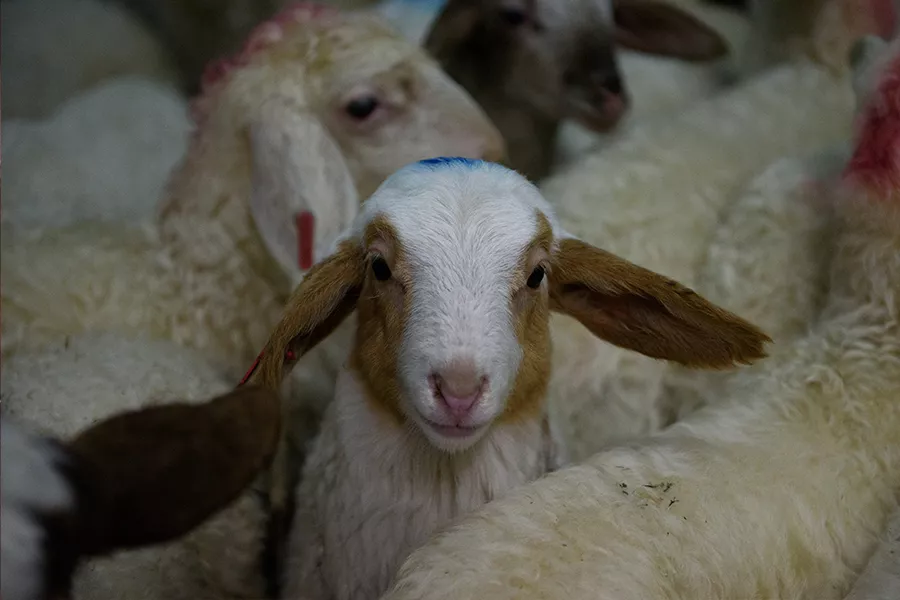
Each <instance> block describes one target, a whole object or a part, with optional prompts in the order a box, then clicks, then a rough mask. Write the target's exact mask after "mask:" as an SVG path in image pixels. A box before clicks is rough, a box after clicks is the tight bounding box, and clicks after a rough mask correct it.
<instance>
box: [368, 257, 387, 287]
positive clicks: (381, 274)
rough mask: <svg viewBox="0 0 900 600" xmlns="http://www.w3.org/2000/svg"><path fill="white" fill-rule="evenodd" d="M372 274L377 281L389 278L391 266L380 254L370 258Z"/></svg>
mask: <svg viewBox="0 0 900 600" xmlns="http://www.w3.org/2000/svg"><path fill="white" fill-rule="evenodd" d="M372 274H373V275H375V279H377V280H378V281H387V280H388V279H390V278H391V268H390V267H389V266H388V264H387V262H386V261H385V260H384V259H383V258H381V257H380V256H376V257H375V258H373V259H372Z"/></svg>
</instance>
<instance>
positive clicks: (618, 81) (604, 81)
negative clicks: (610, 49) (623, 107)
mask: <svg viewBox="0 0 900 600" xmlns="http://www.w3.org/2000/svg"><path fill="white" fill-rule="evenodd" d="M599 84H600V87H602V88H603V89H605V90H606V91H608V92H609V93H610V94H614V95H616V96H619V95H621V94H622V90H623V89H624V86H623V85H622V78H621V77H619V74H618V73H607V74H606V75H603V76H601V77H600V80H599Z"/></svg>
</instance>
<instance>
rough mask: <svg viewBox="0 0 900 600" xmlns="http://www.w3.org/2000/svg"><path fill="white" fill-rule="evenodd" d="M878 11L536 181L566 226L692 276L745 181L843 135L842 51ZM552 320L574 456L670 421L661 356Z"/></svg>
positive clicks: (675, 274)
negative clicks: (806, 52)
mask: <svg viewBox="0 0 900 600" xmlns="http://www.w3.org/2000/svg"><path fill="white" fill-rule="evenodd" d="M851 5H852V6H856V1H855V0H831V3H830V4H829V5H828V6H827V7H826V8H827V10H828V11H829V12H833V11H835V10H841V8H842V7H844V6H848V7H849V6H851ZM858 8H859V10H860V11H862V10H863V8H865V7H858ZM826 15H827V13H826ZM875 18H876V15H875V14H874V13H871V12H860V13H859V14H858V15H857V18H855V19H853V20H850V21H847V22H838V21H833V20H829V19H825V18H823V19H820V20H819V25H818V26H817V28H816V29H815V36H816V39H815V40H813V42H814V43H811V46H812V47H814V48H818V47H821V48H822V52H821V53H819V54H815V55H813V56H811V57H806V58H800V57H798V58H797V59H795V60H793V61H791V62H787V63H784V64H782V65H780V66H778V67H776V68H773V69H770V70H768V71H766V72H765V73H763V74H760V75H758V76H756V77H754V78H752V79H749V80H747V81H745V82H744V83H742V84H740V85H738V86H737V87H736V88H735V89H733V90H731V91H729V92H724V93H722V94H720V95H719V96H716V97H713V98H710V99H708V100H707V101H705V102H703V103H701V104H700V105H698V106H697V107H695V108H694V109H692V110H690V111H687V112H685V113H683V114H681V115H679V116H678V117H677V118H676V119H672V120H671V121H669V122H665V123H660V122H656V123H647V124H646V127H645V126H643V125H642V126H637V127H635V128H634V129H633V130H632V131H630V132H628V133H627V134H626V135H623V136H622V137H621V138H619V139H618V140H616V141H615V142H613V143H612V144H610V145H609V146H607V147H606V148H604V150H603V151H602V152H598V153H594V154H591V155H589V156H587V157H585V158H584V159H582V160H581V161H579V162H578V163H575V164H573V165H570V166H569V167H568V168H565V169H562V170H561V171H559V172H558V173H556V174H555V175H553V176H552V177H550V178H548V179H547V180H545V181H544V182H542V183H541V190H542V193H543V195H544V197H546V198H547V199H548V201H549V202H551V203H552V204H553V205H554V207H555V209H556V211H557V215H558V217H559V219H560V222H561V223H562V224H563V225H564V226H565V227H566V228H567V230H569V231H570V232H571V233H572V234H573V235H577V236H579V237H581V238H582V239H584V240H585V241H587V242H589V243H595V244H605V245H606V247H608V248H609V250H610V251H612V252H615V253H617V254H619V255H621V256H623V257H625V258H627V259H628V260H631V261H633V262H637V263H639V264H641V265H643V266H645V267H647V268H650V269H653V270H654V271H657V272H660V273H665V274H666V275H667V276H669V277H672V278H674V279H677V280H679V281H682V282H684V283H685V284H686V285H691V286H696V280H697V273H698V269H699V267H700V265H701V264H702V261H703V256H704V253H705V251H706V249H707V247H708V245H709V242H710V240H711V238H712V236H713V232H714V230H715V228H716V226H717V221H718V218H719V215H720V213H721V211H722V210H723V208H724V207H725V206H727V205H728V204H730V203H731V202H732V201H733V200H734V199H735V198H736V197H737V196H738V195H739V194H740V192H741V189H742V187H743V186H744V185H745V184H746V182H747V180H748V179H750V178H751V177H753V176H754V175H755V174H757V173H759V172H760V171H761V170H762V169H763V167H765V166H766V165H769V164H771V163H772V161H773V160H775V159H777V158H778V157H782V156H805V155H808V154H810V153H813V152H818V151H820V150H821V149H823V148H831V147H835V146H838V145H839V144H841V143H844V142H846V140H847V139H848V137H849V135H850V133H851V132H850V123H851V121H852V115H853V110H854V98H853V90H852V86H851V82H850V77H849V74H848V71H849V69H848V68H847V66H846V64H845V63H846V58H845V57H846V56H847V54H849V49H850V48H851V47H852V45H853V43H854V42H855V41H856V40H857V39H858V38H859V37H860V36H861V35H863V34H866V33H869V32H872V31H874V30H875ZM816 40H818V41H816ZM825 40H828V43H827V44H826V43H825ZM842 50H843V51H842ZM839 56H840V57H841V60H840V62H838V57H839ZM788 100H789V101H788ZM701 291H702V290H701ZM554 321H555V322H554V323H553V324H552V326H553V336H554V339H556V340H558V343H557V344H556V345H555V347H554V354H555V357H554V362H555V364H556V365H557V368H556V369H554V372H553V375H552V377H551V382H550V387H549V391H548V394H549V401H548V402H549V404H550V406H552V407H558V410H559V411H561V414H560V423H561V430H562V434H563V435H564V437H565V438H566V439H567V441H568V442H569V448H570V449H571V452H572V456H573V459H575V460H578V459H583V458H587V457H589V456H591V455H592V454H594V453H596V452H597V451H599V450H601V449H602V448H604V447H605V446H607V445H609V444H615V443H617V442H621V441H624V440H627V439H630V438H633V437H635V436H640V435H643V434H646V433H649V432H652V431H655V430H657V429H659V428H660V427H662V426H663V425H665V424H666V422H667V420H668V418H669V416H668V414H667V412H668V409H666V410H665V411H664V410H662V408H663V407H662V406H661V399H660V397H661V394H662V393H663V391H664V388H663V386H664V383H665V382H664V376H665V373H666V366H665V365H664V364H662V363H659V362H657V361H651V360H648V359H646V358H644V357H641V356H638V355H637V354H634V353H627V352H623V351H621V350H619V349H616V348H613V347H610V346H609V345H606V344H604V343H603V342H602V341H599V340H596V339H595V338H594V337H593V336H590V335H587V334H586V332H584V331H583V330H582V329H581V328H580V327H578V326H577V324H576V323H573V322H572V321H571V320H568V319H564V318H557V317H555V318H554Z"/></svg>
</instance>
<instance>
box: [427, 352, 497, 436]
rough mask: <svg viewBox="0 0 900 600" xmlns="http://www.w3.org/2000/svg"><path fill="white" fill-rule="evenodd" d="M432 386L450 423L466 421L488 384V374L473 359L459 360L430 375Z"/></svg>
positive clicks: (463, 423) (456, 423)
mask: <svg viewBox="0 0 900 600" xmlns="http://www.w3.org/2000/svg"><path fill="white" fill-rule="evenodd" d="M428 381H429V386H430V388H431V391H432V394H434V397H435V399H436V400H437V401H438V406H439V407H440V409H441V411H442V412H443V413H444V414H445V416H446V417H447V418H448V419H449V420H450V423H448V424H451V425H455V426H456V425H466V424H467V423H468V422H469V421H470V420H471V415H472V412H473V410H474V408H475V407H476V405H477V404H478V402H479V401H480V400H481V398H482V396H483V394H484V389H485V387H487V376H486V375H483V374H482V373H481V371H480V370H478V369H477V368H476V367H475V363H474V361H471V360H459V361H454V362H452V363H450V365H449V366H447V367H446V368H443V369H439V370H437V371H435V372H434V373H432V374H431V375H429V377H428Z"/></svg>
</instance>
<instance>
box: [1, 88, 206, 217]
mask: <svg viewBox="0 0 900 600" xmlns="http://www.w3.org/2000/svg"><path fill="white" fill-rule="evenodd" d="M3 130H4V134H5V135H4V136H3V155H4V156H5V158H6V161H7V164H8V165H9V170H8V171H7V175H6V180H5V181H4V182H3V191H4V193H5V194H6V197H7V204H6V210H5V211H3V214H2V222H3V224H4V225H5V226H7V228H10V227H12V228H16V229H22V228H33V227H61V226H65V225H69V224H71V223H75V222H78V221H81V220H97V221H105V220H108V221H125V222H128V223H138V222H140V221H144V220H147V219H151V218H153V216H154V215H155V214H156V204H157V201H158V200H159V197H160V195H161V194H162V192H163V190H164V187H165V182H166V179H167V178H168V176H169V172H170V171H171V170H172V168H173V167H174V166H175V165H176V164H177V163H178V161H180V160H181V158H182V156H183V155H184V152H185V150H186V149H187V141H188V133H189V132H190V121H189V115H188V107H187V103H186V102H185V100H184V99H183V98H182V97H181V95H180V94H179V93H178V92H177V91H176V90H175V89H173V88H172V87H171V86H166V85H163V84H161V83H158V82H155V81H153V80H149V79H146V78H143V77H136V76H126V77H121V78H117V79H111V80H107V81H105V82H103V83H100V84H98V85H96V86H95V87H93V88H91V89H90V90H88V91H85V92H83V93H79V94H77V95H75V96H74V97H72V98H71V99H69V100H68V101H66V102H64V103H63V104H62V105H61V106H59V107H58V110H57V111H56V112H55V113H54V114H53V115H52V116H51V117H49V118H47V119H45V120H31V119H15V118H7V119H5V120H4V121H3ZM9 198H12V199H13V200H12V202H10V201H9Z"/></svg>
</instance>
